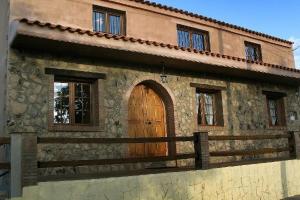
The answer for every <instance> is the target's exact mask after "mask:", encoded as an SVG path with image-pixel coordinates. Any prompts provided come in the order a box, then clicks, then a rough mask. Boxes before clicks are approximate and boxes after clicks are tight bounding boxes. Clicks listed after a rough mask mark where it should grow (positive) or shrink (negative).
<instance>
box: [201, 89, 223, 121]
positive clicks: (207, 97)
mask: <svg viewBox="0 0 300 200" xmlns="http://www.w3.org/2000/svg"><path fill="white" fill-rule="evenodd" d="M196 105H197V106H196V109H197V111H196V112H197V121H198V124H199V125H201V126H223V124H224V122H223V108H222V96H221V91H220V90H207V89H201V88H197V89H196Z"/></svg>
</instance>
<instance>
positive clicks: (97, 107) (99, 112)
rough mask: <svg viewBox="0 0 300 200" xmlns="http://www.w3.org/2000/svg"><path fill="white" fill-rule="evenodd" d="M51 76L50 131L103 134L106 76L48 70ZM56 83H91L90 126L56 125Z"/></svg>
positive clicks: (49, 100)
mask: <svg viewBox="0 0 300 200" xmlns="http://www.w3.org/2000/svg"><path fill="white" fill-rule="evenodd" d="M45 73H46V74H48V75H49V92H48V131H50V132H102V131H104V120H105V113H104V95H103V92H104V79H106V74H103V73H94V72H83V71H75V70H64V69H53V68H46V69H45ZM55 81H66V82H67V81H79V82H84V81H85V82H90V83H91V91H90V92H91V93H93V97H92V99H91V108H90V109H91V113H90V116H91V117H90V118H91V121H90V123H89V124H74V125H73V124H72V125H71V124H61V123H54V112H53V111H54V82H55Z"/></svg>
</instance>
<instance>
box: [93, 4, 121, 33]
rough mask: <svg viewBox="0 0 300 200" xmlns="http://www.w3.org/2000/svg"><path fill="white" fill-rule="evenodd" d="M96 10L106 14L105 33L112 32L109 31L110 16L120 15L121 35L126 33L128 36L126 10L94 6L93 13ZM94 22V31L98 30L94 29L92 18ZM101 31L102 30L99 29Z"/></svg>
mask: <svg viewBox="0 0 300 200" xmlns="http://www.w3.org/2000/svg"><path fill="white" fill-rule="evenodd" d="M94 12H99V13H103V14H104V18H105V27H104V29H105V31H104V33H109V34H111V33H110V31H109V27H110V26H109V25H110V16H119V17H120V31H121V33H120V35H124V36H126V12H125V11H121V10H115V9H111V8H105V7H101V6H93V15H94ZM92 24H93V26H92V27H93V31H95V32H97V31H96V30H94V21H93V20H92ZM98 32H100V31H98Z"/></svg>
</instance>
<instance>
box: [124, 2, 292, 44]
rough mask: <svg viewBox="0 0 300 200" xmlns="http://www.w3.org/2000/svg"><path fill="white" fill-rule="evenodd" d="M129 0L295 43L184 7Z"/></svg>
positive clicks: (272, 38)
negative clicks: (193, 11)
mask: <svg viewBox="0 0 300 200" xmlns="http://www.w3.org/2000/svg"><path fill="white" fill-rule="evenodd" d="M129 1H134V2H137V3H141V4H145V5H148V6H153V7H157V8H161V9H165V10H170V11H173V12H176V13H180V14H184V15H188V16H191V17H195V18H199V19H202V20H205V21H209V22H213V23H216V24H219V25H223V26H227V27H230V28H233V29H237V30H241V31H244V32H248V33H251V34H254V35H258V36H261V37H265V38H268V39H271V40H275V41H279V42H284V43H287V44H293V42H291V41H288V40H284V39H281V38H278V37H274V36H271V35H268V34H265V33H261V32H257V31H253V30H249V29H247V28H244V27H241V26H237V25H233V24H229V23H226V22H223V21H219V20H216V19H213V18H210V17H205V16H202V15H199V14H196V13H192V12H188V11H185V10H182V9H178V8H174V7H170V6H165V5H162V4H158V3H155V2H150V1H145V0H129Z"/></svg>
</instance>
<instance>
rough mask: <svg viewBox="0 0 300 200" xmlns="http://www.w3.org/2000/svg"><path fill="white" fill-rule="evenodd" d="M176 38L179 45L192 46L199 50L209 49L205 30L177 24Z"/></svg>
mask: <svg viewBox="0 0 300 200" xmlns="http://www.w3.org/2000/svg"><path fill="white" fill-rule="evenodd" d="M177 39H178V46H179V47H185V48H192V49H197V50H199V51H210V46H209V35H208V32H207V31H202V30H198V29H193V28H188V27H184V26H180V25H178V27H177Z"/></svg>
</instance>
